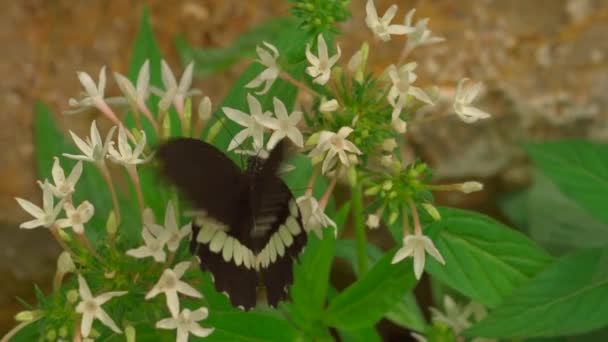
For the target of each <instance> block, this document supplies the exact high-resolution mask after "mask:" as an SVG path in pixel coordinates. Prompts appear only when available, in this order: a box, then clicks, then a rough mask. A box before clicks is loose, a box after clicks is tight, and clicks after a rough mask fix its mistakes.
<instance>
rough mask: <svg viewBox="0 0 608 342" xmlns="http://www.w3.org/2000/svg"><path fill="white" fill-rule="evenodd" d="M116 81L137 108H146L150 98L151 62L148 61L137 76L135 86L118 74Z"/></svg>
mask: <svg viewBox="0 0 608 342" xmlns="http://www.w3.org/2000/svg"><path fill="white" fill-rule="evenodd" d="M114 79H115V80H116V83H117V84H118V87H119V88H120V91H122V93H123V95H124V96H125V98H126V99H127V100H128V101H129V102H130V103H131V104H133V105H135V106H136V107H141V106H145V103H146V100H147V99H148V96H150V61H149V60H147V59H146V61H145V62H144V64H142V66H141V68H140V69H139V73H138V74H137V82H136V83H135V85H133V83H131V81H130V80H129V79H128V78H127V77H125V76H124V75H121V74H119V73H117V72H115V73H114Z"/></svg>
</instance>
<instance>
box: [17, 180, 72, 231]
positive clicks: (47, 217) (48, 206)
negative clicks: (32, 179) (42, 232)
mask: <svg viewBox="0 0 608 342" xmlns="http://www.w3.org/2000/svg"><path fill="white" fill-rule="evenodd" d="M39 185H40V188H41V189H42V208H40V207H38V206H37V205H35V204H34V203H32V202H30V201H27V200H24V199H22V198H15V200H17V203H19V205H20V206H21V208H23V210H25V211H27V212H28V214H30V215H32V216H33V217H34V219H33V220H31V221H27V222H23V223H22V224H21V225H20V226H19V228H24V229H32V228H37V227H46V228H49V227H51V226H52V225H53V224H54V223H55V220H56V219H57V215H59V212H60V211H61V206H62V205H63V200H61V201H60V202H59V203H57V205H56V206H54V205H53V202H54V199H53V191H52V190H51V187H50V184H49V183H48V182H47V181H44V183H40V182H39Z"/></svg>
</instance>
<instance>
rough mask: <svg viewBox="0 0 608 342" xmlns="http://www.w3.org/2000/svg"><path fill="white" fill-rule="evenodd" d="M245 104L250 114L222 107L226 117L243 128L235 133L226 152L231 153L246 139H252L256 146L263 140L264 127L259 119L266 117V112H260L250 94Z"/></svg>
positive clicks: (258, 105)
mask: <svg viewBox="0 0 608 342" xmlns="http://www.w3.org/2000/svg"><path fill="white" fill-rule="evenodd" d="M247 104H248V105H249V111H250V112H251V113H250V114H247V113H244V112H242V111H240V110H238V109H234V108H229V107H222V110H223V111H224V114H226V116H227V117H228V118H229V119H230V120H232V121H234V122H236V123H238V124H239V125H241V126H243V127H245V129H243V130H242V131H240V132H239V133H237V134H236V135H235V136H234V138H232V141H230V144H229V145H228V151H232V150H234V149H235V148H237V147H238V146H239V145H241V144H242V143H243V142H244V141H245V139H247V138H248V137H252V138H253V143H254V145H256V146H262V142H263V140H264V127H263V126H262V124H261V123H260V118H261V117H263V116H268V115H269V113H268V112H262V105H261V104H260V101H258V100H257V99H256V98H255V97H253V96H252V95H251V94H247Z"/></svg>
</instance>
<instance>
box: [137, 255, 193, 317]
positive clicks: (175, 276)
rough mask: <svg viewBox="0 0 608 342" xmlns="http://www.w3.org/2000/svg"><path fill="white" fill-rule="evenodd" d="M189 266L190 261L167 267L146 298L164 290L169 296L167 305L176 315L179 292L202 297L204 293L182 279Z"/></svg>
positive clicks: (172, 313)
mask: <svg viewBox="0 0 608 342" xmlns="http://www.w3.org/2000/svg"><path fill="white" fill-rule="evenodd" d="M188 267H190V261H184V262H180V263H179V264H177V265H175V268H174V269H170V268H167V269H166V270H165V271H164V272H163V275H162V276H161V277H160V279H159V280H158V282H157V283H156V284H155V285H154V287H152V289H151V290H150V292H148V293H147V294H146V299H150V298H154V297H156V296H157V295H158V294H159V293H161V292H164V293H165V296H166V297H167V307H168V308H169V311H170V312H171V315H172V316H173V317H176V316H177V315H178V314H179V298H178V297H177V293H178V292H179V293H183V294H185V295H186V296H190V297H194V298H202V297H203V295H202V294H200V293H199V292H198V291H196V290H195V289H194V288H193V287H192V286H190V285H188V284H187V283H185V282H183V281H181V280H180V278H181V277H182V276H183V275H184V272H186V270H187V269H188Z"/></svg>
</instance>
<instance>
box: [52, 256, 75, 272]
mask: <svg viewBox="0 0 608 342" xmlns="http://www.w3.org/2000/svg"><path fill="white" fill-rule="evenodd" d="M57 271H58V272H60V273H61V274H67V273H70V272H74V271H76V265H74V261H73V260H72V256H71V255H70V253H69V252H67V251H63V252H61V254H59V257H58V258H57Z"/></svg>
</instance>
